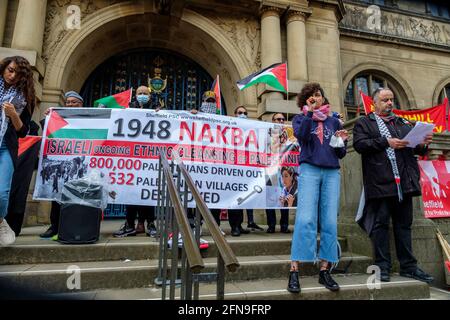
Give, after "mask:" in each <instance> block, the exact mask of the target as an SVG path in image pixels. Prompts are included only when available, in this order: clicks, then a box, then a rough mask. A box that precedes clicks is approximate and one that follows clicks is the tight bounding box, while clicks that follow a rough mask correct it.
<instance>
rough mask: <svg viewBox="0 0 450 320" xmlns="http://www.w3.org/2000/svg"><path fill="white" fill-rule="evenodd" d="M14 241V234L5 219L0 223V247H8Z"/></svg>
mask: <svg viewBox="0 0 450 320" xmlns="http://www.w3.org/2000/svg"><path fill="white" fill-rule="evenodd" d="M14 241H16V234H15V233H14V231H12V229H11V228H10V226H9V225H8V223H7V222H6V220H5V219H3V222H2V223H0V246H8V245H10V244H13V243H14Z"/></svg>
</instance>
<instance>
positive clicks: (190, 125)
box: [34, 108, 300, 209]
mask: <svg viewBox="0 0 450 320" xmlns="http://www.w3.org/2000/svg"><path fill="white" fill-rule="evenodd" d="M43 132H45V135H44V137H43V141H42V146H41V157H40V162H39V170H38V177H37V181H36V187H35V190H34V199H38V200H54V199H58V198H59V195H60V192H61V189H62V186H63V184H64V183H65V182H67V181H70V180H73V179H77V178H83V177H85V176H86V175H89V173H90V172H91V171H92V170H97V171H100V172H101V173H102V174H103V175H104V176H106V177H109V182H110V186H109V189H110V190H109V191H110V192H109V194H110V195H109V196H110V198H109V200H108V202H109V203H111V204H137V205H153V206H155V205H157V198H158V191H157V187H158V166H159V161H158V159H159V155H160V154H162V153H164V154H166V156H167V157H168V158H169V159H170V158H171V157H172V153H173V152H177V154H179V155H180V156H181V159H182V160H183V162H184V163H185V165H186V167H187V169H188V171H189V173H190V174H191V176H192V178H193V179H194V181H195V183H196V186H197V187H198V189H199V191H200V192H201V193H202V196H203V199H204V200H205V202H206V204H207V205H208V207H209V208H219V209H222V208H227V209H244V208H248V209H252V208H253V209H257V208H280V207H295V206H296V205H297V175H298V174H297V172H298V160H299V155H300V153H299V146H298V143H297V141H296V140H295V138H294V137H293V130H292V128H291V127H289V126H284V125H279V124H274V123H267V122H261V121H254V120H245V119H240V118H234V117H226V116H220V115H212V114H202V113H199V114H197V115H193V114H191V113H189V112H185V111H159V112H156V111H154V110H139V109H95V108H82V109H74V108H60V109H53V110H52V111H51V112H50V114H49V115H48V116H47V118H46V123H45V128H44V131H43ZM188 203H189V205H190V206H194V201H193V199H192V195H190V194H189V195H188Z"/></svg>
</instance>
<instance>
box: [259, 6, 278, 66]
mask: <svg viewBox="0 0 450 320" xmlns="http://www.w3.org/2000/svg"><path fill="white" fill-rule="evenodd" d="M280 11H281V10H280V9H279V8H276V7H263V8H262V10H261V67H262V68H265V67H268V66H270V65H271V64H273V63H278V62H281V31H280Z"/></svg>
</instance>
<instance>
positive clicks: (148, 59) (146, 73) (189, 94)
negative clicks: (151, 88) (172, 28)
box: [81, 48, 226, 114]
mask: <svg viewBox="0 0 450 320" xmlns="http://www.w3.org/2000/svg"><path fill="white" fill-rule="evenodd" d="M156 73H160V76H161V78H162V79H167V85H166V87H165V89H164V90H162V92H161V93H156V92H153V93H152V96H153V98H154V99H158V101H162V104H163V105H164V106H165V107H166V108H167V109H168V110H190V109H192V108H194V107H198V106H199V105H200V104H201V96H202V94H203V92H205V91H207V90H210V89H211V85H212V82H213V78H212V77H211V76H210V75H209V74H208V73H207V72H206V71H205V70H204V69H203V68H202V67H201V66H200V65H199V64H197V63H196V62H194V61H192V60H191V59H189V58H187V57H185V56H183V55H181V54H178V53H175V52H172V51H170V50H162V49H151V48H143V49H135V50H131V51H126V52H123V53H121V54H118V55H115V56H113V57H111V58H109V59H108V60H106V61H105V62H103V63H102V64H101V65H100V66H98V67H97V68H96V69H95V70H94V71H93V72H92V73H91V75H90V76H89V77H88V79H87V80H86V82H85V83H84V85H83V87H82V89H81V95H82V96H83V98H84V100H85V106H92V105H93V102H94V101H95V100H97V99H99V98H102V97H105V96H109V95H113V94H115V93H118V92H122V91H125V90H128V89H129V88H133V89H137V87H139V86H141V85H147V86H148V80H149V78H153V77H154V76H155V74H156ZM222 114H226V108H225V107H224V102H223V101H222Z"/></svg>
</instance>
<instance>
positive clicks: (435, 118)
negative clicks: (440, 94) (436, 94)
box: [393, 103, 447, 133]
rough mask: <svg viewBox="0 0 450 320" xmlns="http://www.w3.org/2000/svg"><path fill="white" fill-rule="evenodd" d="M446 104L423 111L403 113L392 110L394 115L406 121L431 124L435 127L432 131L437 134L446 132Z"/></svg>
mask: <svg viewBox="0 0 450 320" xmlns="http://www.w3.org/2000/svg"><path fill="white" fill-rule="evenodd" d="M446 105H447V104H446V103H445V104H444V103H443V104H441V105H438V106H435V107H432V108H428V109H423V110H413V111H403V110H397V109H394V110H393V111H394V113H395V114H396V115H398V116H399V117H402V118H405V119H406V120H408V121H422V122H427V123H432V124H434V125H435V127H434V131H433V132H437V133H441V132H444V131H445V130H446V125H445V123H446V121H445V109H446Z"/></svg>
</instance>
